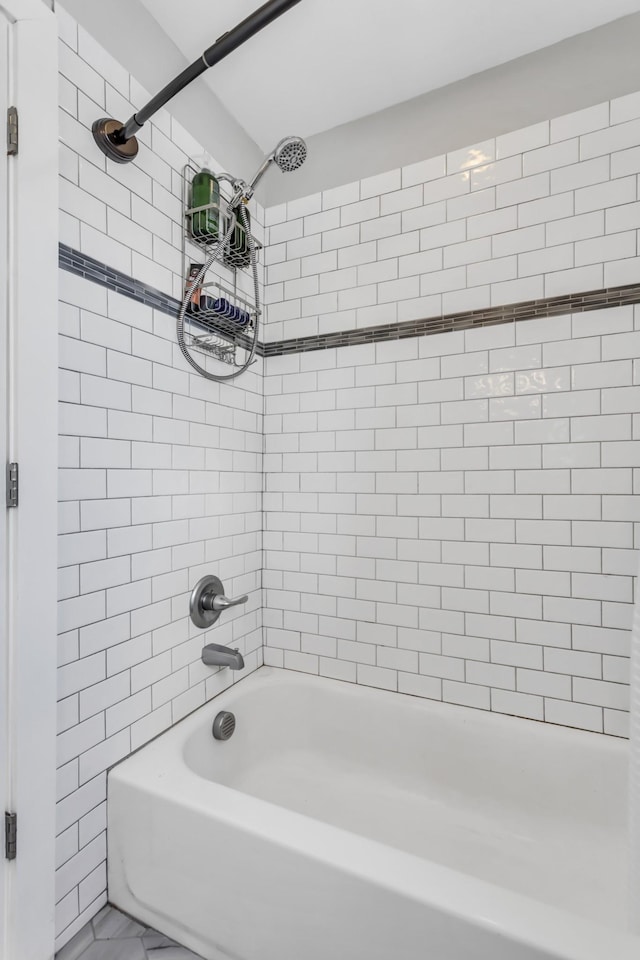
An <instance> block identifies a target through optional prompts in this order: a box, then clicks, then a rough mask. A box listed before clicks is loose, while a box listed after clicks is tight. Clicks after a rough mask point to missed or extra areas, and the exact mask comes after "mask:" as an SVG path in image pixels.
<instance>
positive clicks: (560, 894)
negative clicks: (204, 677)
mask: <svg viewBox="0 0 640 960" xmlns="http://www.w3.org/2000/svg"><path fill="white" fill-rule="evenodd" d="M222 709H225V710H232V711H233V712H234V713H235V715H236V719H237V728H236V732H235V734H234V735H233V737H232V738H231V739H230V740H228V741H226V742H221V741H216V740H214V739H213V737H212V735H211V725H212V721H213V718H214V716H215V715H216V714H217V713H218V711H220V710H222ZM626 766H627V747H626V744H625V743H623V742H621V741H617V740H613V739H611V738H607V737H603V736H597V735H593V734H588V733H582V732H579V731H571V730H566V729H564V728H561V727H551V726H546V725H544V724H538V723H533V722H530V721H527V720H519V719H512V718H508V717H502V716H497V715H494V714H484V713H482V712H480V711H475V710H469V709H466V708H464V707H453V706H448V705H445V704H440V703H434V702H431V701H425V700H420V699H416V698H412V697H408V696H402V695H398V694H393V693H385V692H381V691H377V690H370V689H363V688H362V687H355V686H352V685H350V684H344V683H340V682H338V681H333V680H325V679H319V678H317V677H308V676H305V675H302V674H297V673H293V672H288V671H281V670H274V669H272V668H263V669H261V670H259V671H258V672H257V673H255V674H253V675H252V676H250V677H248V678H247V679H246V680H243V681H242V682H241V683H239V684H236V685H235V686H233V687H232V688H230V689H228V690H227V691H225V692H224V693H223V694H221V695H220V696H218V697H217V698H216V699H215V700H213V701H212V702H211V703H209V704H207V705H206V706H205V707H202V708H201V709H199V710H198V711H197V712H196V713H194V714H192V715H191V716H190V717H188V718H187V719H186V720H183V721H182V722H181V723H180V724H178V725H177V726H176V727H174V728H173V729H172V730H170V731H168V732H167V733H164V734H163V735H162V736H161V737H159V738H158V739H157V740H155V741H153V742H152V743H150V744H148V745H147V746H146V747H144V748H143V749H142V750H140V751H139V752H138V753H136V754H134V755H133V756H131V757H129V758H128V759H127V760H125V761H123V762H122V763H121V764H119V765H118V766H117V767H115V768H114V769H113V770H112V771H111V773H110V774H109V834H108V836H109V860H108V863H109V899H110V901H111V902H112V903H114V904H115V905H116V906H118V907H120V908H121V909H122V910H125V911H127V912H128V913H131V914H133V915H134V916H135V917H137V918H138V919H140V920H142V921H144V922H146V923H148V924H150V925H152V926H154V927H156V928H158V929H160V930H162V931H163V932H164V933H166V934H168V935H169V936H172V937H174V938H175V939H177V940H179V941H181V942H182V943H184V944H185V945H186V946H188V947H191V949H192V950H195V951H196V952H197V953H200V954H202V956H203V957H206V958H208V960H223V958H224V960H227V958H233V960H541V958H562V960H632V958H633V960H639V958H640V938H638V939H636V938H631V936H629V935H627V934H626V933H624V932H623V931H624V927H625V921H624V910H625V906H626V879H627V870H626V862H625V860H626V857H625V835H626V822H625V821H626V818H625V802H626V796H627V790H626Z"/></svg>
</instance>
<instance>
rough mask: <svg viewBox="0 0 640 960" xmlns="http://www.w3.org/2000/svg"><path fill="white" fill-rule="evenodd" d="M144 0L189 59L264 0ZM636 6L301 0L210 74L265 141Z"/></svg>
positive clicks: (317, 127) (639, 5)
mask: <svg viewBox="0 0 640 960" xmlns="http://www.w3.org/2000/svg"><path fill="white" fill-rule="evenodd" d="M142 3H143V4H144V6H145V7H146V8H147V10H148V11H149V12H150V13H151V14H152V15H153V16H154V17H155V19H156V20H157V21H158V23H159V24H160V25H161V27H162V28H163V29H164V30H165V32H166V33H167V34H168V35H169V36H170V37H171V38H172V40H173V41H174V42H175V43H176V44H177V46H178V47H179V48H180V50H181V51H182V53H183V54H184V55H185V56H186V57H188V58H189V60H195V59H196V58H197V57H198V56H199V55H200V54H201V53H202V51H203V50H204V49H206V48H207V47H208V46H210V45H211V44H212V43H213V42H214V40H215V39H216V38H217V37H218V36H220V34H222V33H224V32H225V31H226V30H228V29H230V28H231V27H233V26H235V25H236V24H237V23H239V22H240V21H241V20H242V19H244V17H246V16H248V15H249V14H250V13H251V12H252V11H253V10H255V9H256V8H257V7H258V6H259V5H260V3H259V0H228V2H226V3H223V2H221V0H180V2H179V3H177V2H176V0H142ZM638 10H640V0H481V2H479V0H455V2H453V0H302V2H301V3H299V4H298V5H297V6H296V7H294V8H293V9H292V10H290V11H289V12H287V13H285V14H283V15H282V17H280V18H279V19H278V20H276V21H275V22H274V23H272V24H271V25H270V26H268V27H266V28H265V29H264V30H263V31H262V32H261V33H260V34H258V35H256V36H255V37H253V38H252V39H251V40H249V41H247V43H246V44H245V45H244V46H243V47H242V48H241V49H239V50H237V51H236V52H235V53H233V54H231V55H230V56H229V57H228V58H227V59H226V60H224V61H222V62H221V63H219V64H217V65H216V66H214V67H212V69H211V70H209V71H208V72H207V73H206V74H204V77H203V80H204V82H206V83H208V84H209V85H210V86H211V88H212V90H214V91H215V93H216V94H217V95H218V97H219V98H220V99H221V101H222V102H223V104H224V105H225V106H226V107H227V109H228V110H229V111H230V112H231V113H233V114H234V115H235V117H236V118H237V120H238V122H239V123H240V124H241V126H243V127H244V129H245V130H246V131H247V133H248V134H249V135H250V136H251V137H252V138H253V139H254V140H255V141H256V142H257V143H258V144H259V145H260V146H261V147H262V148H263V149H265V150H267V149H270V148H271V147H273V146H274V145H275V143H276V142H277V141H278V140H279V139H280V138H281V137H282V136H284V135H287V134H299V135H301V136H309V135H311V134H314V133H320V132H321V131H323V130H328V129H330V128H331V127H335V126H337V125H338V124H341V123H346V122H348V121H351V120H355V119H356V118H358V117H362V116H365V115H367V114H369V113H374V112H376V111H378V110H381V109H383V108H384V107H389V106H392V105H393V104H397V103H401V102H402V101H404V100H408V99H410V98H411V97H415V96H418V95H419V94H421V93H426V92H427V91H429V90H434V89H436V88H437V87H441V86H444V85H445V84H447V83H452V82H453V81H455V80H461V79H462V78H464V77H468V76H471V75H472V74H474V73H478V72H479V71H481V70H486V69H487V68H489V67H493V66H496V65H498V64H500V63H506V62H507V61H508V60H513V59H515V58H516V57H520V56H522V55H524V54H526V53H531V52H532V51H534V50H539V49H541V48H542V47H546V46H549V45H550V44H552V43H556V42H558V41H559V40H563V39H565V38H566V37H570V36H573V35H574V34H576V33H582V32H583V31H585V30H590V29H592V28H593V27H597V26H600V25H601V24H603V23H607V22H608V21H610V20H615V19H617V18H618V17H622V16H625V15H626V14H629V13H635V12H637V11H638ZM167 79H169V78H167ZM199 82H202V81H199Z"/></svg>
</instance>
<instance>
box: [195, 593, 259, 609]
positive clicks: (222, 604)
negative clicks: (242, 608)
mask: <svg viewBox="0 0 640 960" xmlns="http://www.w3.org/2000/svg"><path fill="white" fill-rule="evenodd" d="M248 599H249V597H248V596H247V594H246V593H245V594H244V596H242V597H234V598H231V597H225V596H224V594H221V593H206V594H205V595H204V597H203V598H202V606H203V608H204V609H205V610H218V611H219V612H220V613H221V612H222V611H223V610H226V609H227V607H237V606H239V605H240V604H241V603H246V602H247V600H248Z"/></svg>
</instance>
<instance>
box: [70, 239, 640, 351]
mask: <svg viewBox="0 0 640 960" xmlns="http://www.w3.org/2000/svg"><path fill="white" fill-rule="evenodd" d="M59 265H60V267H61V269H62V270H67V271H69V272H70V273H75V274H77V275H78V276H81V277H85V278H86V279H87V280H92V281H93V282H94V283H98V284H100V285H101V286H104V287H107V288H108V289H109V290H114V291H116V292H117V293H121V294H123V295H124V296H126V297H129V298H131V299H132V300H137V301H138V302H139V303H144V304H146V305H147V306H150V307H153V308H154V309H155V310H160V311H161V312H162V313H166V314H168V315H169V316H172V317H174V316H175V315H176V314H177V312H178V310H179V309H180V304H179V302H178V301H177V300H176V299H175V298H174V297H170V296H168V295H167V294H165V293H162V292H161V291H160V290H156V289H155V288H154V287H151V286H149V285H148V284H145V283H141V282H140V281H139V280H135V279H134V278H133V277H129V276H127V275H126V274H124V273H121V272H120V271H119V270H114V269H113V268H112V267H109V266H107V265H106V264H104V263H100V261H98V260H94V258H93V257H89V256H87V255H86V254H83V253H80V251H78V250H74V249H73V248H72V247H68V246H66V245H65V244H60V250H59ZM630 303H640V283H630V284H625V285H624V286H618V287H606V288H604V289H601V290H588V291H582V292H580V293H575V294H563V295H562V296H557V297H545V298H543V299H538V300H524V301H522V302H521V303H510V304H505V305H502V306H499V307H486V308H484V309H482V310H466V311H463V312H460V313H449V314H445V315H442V316H435V317H425V318H421V319H419V320H407V321H404V322H402V323H387V324H379V325H376V326H370V327H361V328H358V329H355V330H339V331H337V332H336V333H327V334H318V335H314V336H308V337H295V338H291V339H288V340H275V341H273V342H270V343H259V344H258V348H257V350H256V353H257V355H258V356H262V357H280V356H284V355H286V354H292V353H308V352H310V351H314V350H329V349H331V348H332V347H351V346H355V345H356V344H364V343H379V342H382V341H392V340H404V339H406V338H409V337H425V336H429V335H431V334H437V333H448V332H452V331H454V330H469V329H471V328H477V327H489V326H495V325H497V324H503V323H515V322H517V321H518V320H533V319H537V318H538V319H539V318H541V317H554V316H561V315H563V314H568V313H586V312H588V311H592V310H602V309H606V308H609V307H621V306H624V305H626V304H630Z"/></svg>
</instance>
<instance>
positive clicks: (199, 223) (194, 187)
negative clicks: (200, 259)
mask: <svg viewBox="0 0 640 960" xmlns="http://www.w3.org/2000/svg"><path fill="white" fill-rule="evenodd" d="M191 206H192V207H207V208H208V209H206V210H197V211H196V212H195V213H192V214H191V233H192V235H193V237H194V239H196V240H205V241H212V240H217V239H218V233H219V226H220V185H219V183H218V181H217V180H216V178H215V177H214V175H213V174H212V173H211V171H210V170H201V171H200V172H199V173H196V175H195V177H194V178H193V181H192V183H191Z"/></svg>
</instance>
